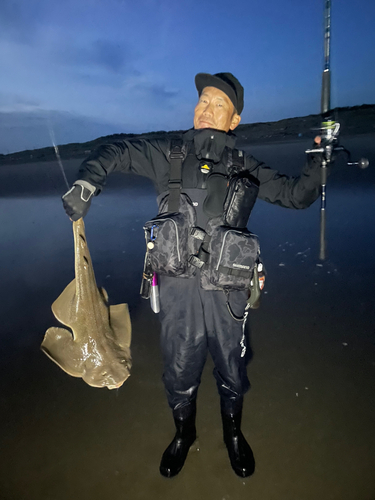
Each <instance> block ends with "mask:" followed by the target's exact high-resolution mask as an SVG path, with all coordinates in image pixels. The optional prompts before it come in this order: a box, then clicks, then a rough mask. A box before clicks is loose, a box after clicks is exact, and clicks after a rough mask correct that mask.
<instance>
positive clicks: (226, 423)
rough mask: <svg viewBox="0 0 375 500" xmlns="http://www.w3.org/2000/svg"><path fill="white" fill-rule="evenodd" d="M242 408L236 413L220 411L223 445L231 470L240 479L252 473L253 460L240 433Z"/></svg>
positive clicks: (248, 447) (253, 467) (247, 445)
mask: <svg viewBox="0 0 375 500" xmlns="http://www.w3.org/2000/svg"><path fill="white" fill-rule="evenodd" d="M241 417H242V408H241V409H240V410H237V412H236V413H233V412H231V413H226V412H224V411H223V410H221V418H222V420H223V431H224V443H225V444H226V447H227V449H228V455H229V460H230V463H231V466H232V469H233V470H234V472H235V473H236V474H237V476H240V477H248V476H251V474H253V473H254V470H255V460H254V455H253V452H252V450H251V448H250V446H249V444H248V442H247V441H246V439H245V437H244V435H243V434H242V432H241Z"/></svg>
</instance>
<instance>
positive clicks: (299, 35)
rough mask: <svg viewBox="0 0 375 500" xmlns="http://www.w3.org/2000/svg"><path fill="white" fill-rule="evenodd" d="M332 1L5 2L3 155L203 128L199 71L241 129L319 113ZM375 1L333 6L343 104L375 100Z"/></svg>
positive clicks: (0, 92)
mask: <svg viewBox="0 0 375 500" xmlns="http://www.w3.org/2000/svg"><path fill="white" fill-rule="evenodd" d="M323 11H324V1H323V0H284V1H282V0H267V1H264V0H231V1H229V0H226V1H223V0H200V1H198V0H186V1H180V2H179V1H178V0H133V1H130V0H63V1H62V0H59V1H56V0H0V64H1V78H0V153H11V152H14V151H20V150H23V149H33V148H39V147H44V146H49V145H51V138H50V132H49V130H50V129H52V130H53V132H54V134H55V137H56V141H57V143H59V144H64V143H68V142H83V141H87V140H91V139H95V138H96V137H99V136H101V135H108V134H113V133H122V132H131V133H141V132H148V131H153V130H178V129H187V128H190V127H191V126H192V118H193V110H194V106H195V104H196V99H197V93H196V90H195V86H194V76H195V74H196V73H198V72H208V73H217V72H225V71H230V72H232V73H233V74H234V75H236V77H237V78H238V79H239V80H240V82H241V83H242V85H243V86H244V88H245V108H244V111H243V113H242V123H253V122H259V121H273V120H279V119H282V118H287V117H293V116H303V115H307V114H311V113H318V112H319V108H320V86H321V73H322V68H323ZM374 24H375V1H374V0H357V1H356V2H353V1H352V0H340V1H339V0H332V57H331V69H332V79H333V81H332V107H337V106H353V105H360V104H364V103H366V104H373V103H375V28H374Z"/></svg>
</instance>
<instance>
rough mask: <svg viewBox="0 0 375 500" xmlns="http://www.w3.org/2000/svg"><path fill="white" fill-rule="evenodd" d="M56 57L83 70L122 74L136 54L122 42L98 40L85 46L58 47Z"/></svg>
mask: <svg viewBox="0 0 375 500" xmlns="http://www.w3.org/2000/svg"><path fill="white" fill-rule="evenodd" d="M54 56H55V57H57V58H59V60H60V61H61V62H62V63H64V64H66V65H71V66H75V67H78V68H82V69H88V68H90V67H96V68H100V69H105V70H107V71H110V72H114V73H120V72H121V71H123V70H124V69H125V68H127V67H129V65H130V64H131V62H132V61H133V60H134V59H135V57H134V54H132V51H131V50H130V49H129V47H126V46H125V44H124V43H122V42H113V41H111V40H106V39H97V40H94V41H91V42H86V43H85V44H80V45H78V44H74V45H72V44H69V43H68V44H64V45H63V46H61V45H60V46H59V47H57V49H56V50H55V51H54Z"/></svg>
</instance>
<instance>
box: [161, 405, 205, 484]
mask: <svg viewBox="0 0 375 500" xmlns="http://www.w3.org/2000/svg"><path fill="white" fill-rule="evenodd" d="M195 415H196V404H195V401H194V402H191V403H190V404H189V405H187V406H184V407H183V408H179V409H178V410H173V418H174V423H175V426H176V435H175V437H174V438H173V441H172V442H171V444H170V445H169V446H168V448H167V449H166V450H165V452H164V453H163V456H162V459H161V462H160V474H161V475H162V476H165V477H173V476H177V474H178V473H179V472H180V470H181V469H182V467H183V466H184V463H185V460H186V457H187V454H188V452H189V448H190V446H191V445H192V444H193V443H194V441H195V440H196V437H197V433H196V429H195Z"/></svg>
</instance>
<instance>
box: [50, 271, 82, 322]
mask: <svg viewBox="0 0 375 500" xmlns="http://www.w3.org/2000/svg"><path fill="white" fill-rule="evenodd" d="M75 298H76V280H75V279H74V280H73V281H71V282H70V283H69V285H68V286H67V287H66V288H64V290H63V292H62V293H61V294H60V295H59V296H58V297H57V299H56V300H55V302H54V303H53V304H52V312H53V314H54V316H55V318H56V319H58V320H59V321H60V323H62V324H63V325H66V326H69V327H72V322H73V321H74V318H75V314H76V313H75V312H74V303H75Z"/></svg>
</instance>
